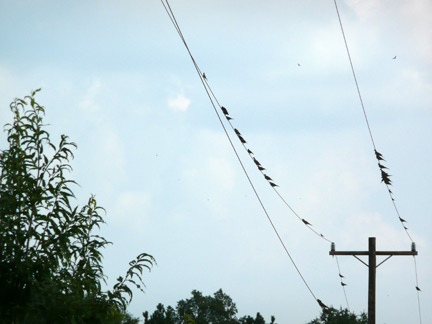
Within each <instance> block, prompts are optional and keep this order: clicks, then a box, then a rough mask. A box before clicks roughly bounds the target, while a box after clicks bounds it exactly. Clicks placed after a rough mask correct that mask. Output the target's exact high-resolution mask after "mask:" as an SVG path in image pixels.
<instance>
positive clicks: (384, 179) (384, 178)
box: [333, 0, 422, 324]
mask: <svg viewBox="0 0 432 324" xmlns="http://www.w3.org/2000/svg"><path fill="white" fill-rule="evenodd" d="M333 2H334V5H335V8H336V13H337V16H338V20H339V26H340V29H341V32H342V37H343V40H344V44H345V49H346V52H347V55H348V60H349V63H350V66H351V71H352V75H353V78H354V82H355V85H356V89H357V93H358V97H359V101H360V105H361V107H362V111H363V115H364V118H365V121H366V125H367V128H368V131H369V136H370V139H371V142H372V146H373V149H374V153H375V157H376V159H377V160H378V167H379V169H380V171H381V181H382V182H384V184H385V186H386V188H387V191H388V193H389V197H390V199H391V202H392V205H393V208H394V210H395V212H396V215H397V217H398V219H399V222H400V224H401V225H402V227H403V228H404V231H405V233H406V235H407V236H408V238H409V239H410V241H411V243H414V241H413V239H412V237H411V235H410V234H409V232H408V228H407V227H406V226H405V224H404V223H405V222H406V220H404V219H403V218H402V217H401V215H400V213H399V209H398V208H397V205H396V201H395V199H394V197H393V192H392V191H391V189H390V185H391V180H390V179H389V177H390V175H389V174H388V173H387V172H386V171H385V169H387V167H385V166H384V165H383V164H382V161H385V160H384V158H383V156H382V154H381V153H379V152H378V150H377V148H376V145H375V140H374V137H373V135H372V130H371V126H370V123H369V120H368V117H367V114H366V109H365V106H364V103H363V99H362V95H361V92H360V87H359V84H358V81H357V77H356V73H355V70H354V65H353V62H352V59H351V54H350V51H349V48H348V42H347V38H346V36H345V32H344V28H343V24H342V20H341V17H340V14H339V8H338V5H337V2H336V0H333ZM413 259H414V269H415V276H416V290H417V301H418V310H419V318H420V324H421V322H422V320H421V307H420V293H419V292H420V288H419V285H418V272H417V263H416V259H415V255H413Z"/></svg>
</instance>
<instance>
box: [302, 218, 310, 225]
mask: <svg viewBox="0 0 432 324" xmlns="http://www.w3.org/2000/svg"><path fill="white" fill-rule="evenodd" d="M302 222H303V223H305V224H306V225H310V226H312V224H311V223H309V222H308V221H307V220H306V219H304V218H302Z"/></svg>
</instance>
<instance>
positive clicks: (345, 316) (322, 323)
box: [307, 307, 368, 324]
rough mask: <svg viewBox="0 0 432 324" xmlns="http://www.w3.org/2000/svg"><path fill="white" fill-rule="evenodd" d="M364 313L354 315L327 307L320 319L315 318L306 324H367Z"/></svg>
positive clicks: (345, 310)
mask: <svg viewBox="0 0 432 324" xmlns="http://www.w3.org/2000/svg"><path fill="white" fill-rule="evenodd" d="M367 322H368V318H367V315H366V313H361V314H360V315H356V314H354V313H352V312H350V311H349V310H348V309H342V308H341V309H339V310H337V309H335V308H333V307H329V308H328V310H326V312H322V313H321V315H320V317H318V318H315V319H314V320H312V321H311V322H309V323H307V324H367Z"/></svg>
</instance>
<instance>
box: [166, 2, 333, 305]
mask: <svg viewBox="0 0 432 324" xmlns="http://www.w3.org/2000/svg"><path fill="white" fill-rule="evenodd" d="M161 3H162V5H163V6H164V8H165V11H166V12H167V14H168V16H169V17H170V20H171V22H172V23H173V25H174V27H175V29H176V31H177V33H178V34H179V36H180V38H181V40H182V42H183V44H184V45H185V47H186V49H187V51H188V53H189V56H190V58H191V60H192V62H193V64H194V67H195V69H196V71H197V73H198V75H199V78H200V80H201V83H202V85H203V86H204V89H205V91H206V93H207V96H208V97H209V99H210V102H211V104H212V106H213V109H214V111H215V113H216V115H217V117H218V119H219V122H220V124H221V126H222V128H223V130H224V133H225V135H226V137H227V139H228V141H229V142H230V145H231V147H232V149H233V151H234V153H235V155H236V157H237V160H238V161H239V163H240V165H241V167H242V170H243V172H244V174H245V176H246V177H247V179H248V182H249V184H250V186H251V188H252V189H253V191H254V193H255V196H256V198H257V199H258V201H259V203H260V205H261V208H262V209H263V211H264V213H265V215H266V217H267V219H268V221H269V222H270V225H271V226H272V228H273V231H274V232H275V234H276V236H277V237H278V239H279V241H280V243H281V245H282V246H283V248H284V250H285V252H286V254H287V256H288V257H289V259H290V260H291V263H292V264H293V266H294V267H295V269H296V271H297V273H298V274H299V276H300V277H301V279H302V281H303V283H304V284H305V286H306V287H307V289H308V290H309V292H310V293H311V295H312V297H313V298H314V299H315V300H316V301H317V302H318V304H319V306H320V307H321V308H322V310H323V311H327V309H328V307H327V306H326V305H325V304H324V303H323V302H322V301H321V300H320V299H317V298H316V296H315V294H314V293H313V291H312V289H311V288H310V286H309V285H308V283H307V282H306V280H305V278H304V276H303V274H302V273H301V271H300V269H299V268H298V266H297V264H296V263H295V261H294V259H293V258H292V256H291V254H290V253H289V251H288V249H287V247H286V245H285V244H284V242H283V240H282V238H281V236H280V235H279V233H278V231H277V229H276V227H275V225H274V223H273V221H272V219H271V217H270V215H269V213H268V212H267V210H266V208H265V206H264V204H263V202H262V200H261V198H260V196H259V194H258V192H257V190H256V188H255V186H254V185H253V183H252V180H251V179H250V177H249V174H248V172H247V171H246V168H245V166H244V164H243V162H242V160H241V158H240V156H239V154H238V152H237V150H236V148H235V146H234V144H233V142H232V140H231V137H230V136H229V134H228V132H227V130H226V127H225V125H224V124H223V122H222V119H221V117H220V115H219V112H218V110H217V109H216V104H215V102H216V103H217V105H218V106H219V108H220V109H221V110H222V113H223V114H224V115H225V117H226V118H227V120H228V122H229V124H230V126H231V128H232V129H233V130H234V131H235V133H236V134H237V136H238V137H239V139H240V141H241V143H242V144H243V147H244V148H245V149H246V150H247V151H248V153H249V152H250V153H251V151H250V150H249V149H247V147H246V146H245V145H244V144H245V143H246V141H245V140H244V138H243V137H242V136H241V134H240V132H239V131H238V130H237V129H236V128H234V126H233V125H232V123H231V122H230V119H232V118H231V117H229V116H228V112H227V110H226V108H224V107H223V106H221V105H220V104H219V101H218V100H217V98H216V96H215V95H214V93H213V91H212V89H211V87H210V85H209V84H208V82H207V77H206V75H205V74H204V73H202V71H201V69H200V68H199V66H198V64H197V63H196V60H195V59H194V57H193V55H192V53H191V51H190V49H189V47H188V45H187V42H186V40H185V38H184V36H183V33H182V32H181V29H180V26H179V24H178V23H177V20H176V18H175V15H174V13H173V11H172V9H171V6H170V4H169V2H168V0H165V2H164V1H163V0H161ZM212 97H213V98H212ZM213 99H214V101H213ZM250 153H249V155H250V156H251V154H250ZM251 158H253V157H252V156H251ZM253 160H254V162H255V164H256V165H257V166H258V169H259V170H260V171H261V172H262V171H263V170H265V169H264V168H263V167H262V166H261V165H260V164H259V162H257V160H256V159H255V158H253ZM262 173H263V172H262ZM263 175H264V176H265V177H266V179H267V177H268V176H266V175H265V174H264V173H263ZM267 180H268V179H267ZM270 184H271V186H272V187H273V188H274V187H275V186H276V184H274V183H273V182H270ZM275 191H276V193H277V194H278V195H279V196H280V197H281V198H282V196H281V195H280V194H279V193H278V191H277V190H275ZM282 200H283V201H284V202H285V204H286V205H287V206H288V207H289V208H290V209H291V210H292V211H293V212H294V210H293V209H292V208H291V207H290V206H289V205H288V203H287V202H286V201H285V200H284V199H283V198H282ZM294 214H295V215H296V216H297V217H298V218H299V219H301V218H300V216H299V215H298V214H297V213H295V212H294ZM301 220H302V221H303V222H304V223H305V224H306V225H308V224H307V221H305V220H304V219H301ZM309 225H310V224H309ZM308 227H309V226H308ZM312 231H313V232H314V233H315V234H317V235H319V236H320V237H321V238H324V239H325V240H327V241H328V242H330V241H329V240H328V239H326V238H325V237H324V236H323V235H322V234H319V233H318V232H316V231H315V230H313V229H312ZM339 272H340V271H339Z"/></svg>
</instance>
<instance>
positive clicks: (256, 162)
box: [253, 158, 261, 166]
mask: <svg viewBox="0 0 432 324" xmlns="http://www.w3.org/2000/svg"><path fill="white" fill-rule="evenodd" d="M253 161H254V163H255V164H256V165H257V166H260V165H261V163H259V161H258V160H257V159H255V158H253Z"/></svg>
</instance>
